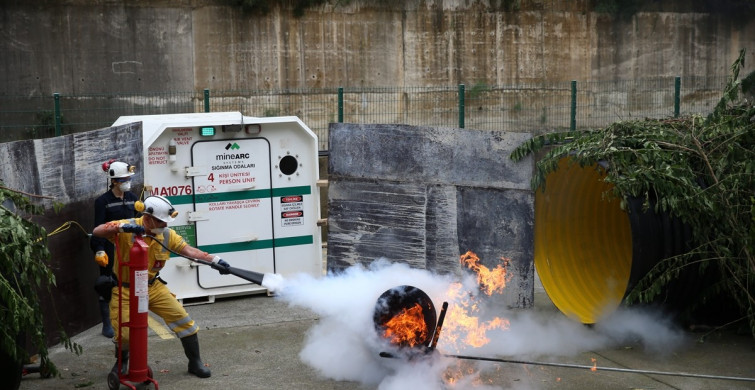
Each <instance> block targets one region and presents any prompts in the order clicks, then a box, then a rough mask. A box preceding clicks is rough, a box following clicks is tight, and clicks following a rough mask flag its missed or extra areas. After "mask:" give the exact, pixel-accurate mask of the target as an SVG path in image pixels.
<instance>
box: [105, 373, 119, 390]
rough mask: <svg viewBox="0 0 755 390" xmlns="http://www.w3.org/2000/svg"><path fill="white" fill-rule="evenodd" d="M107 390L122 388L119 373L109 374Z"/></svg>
mask: <svg viewBox="0 0 755 390" xmlns="http://www.w3.org/2000/svg"><path fill="white" fill-rule="evenodd" d="M107 388H108V389H110V390H118V389H120V388H121V380H120V378H118V373H117V372H115V371H110V373H109V374H107Z"/></svg>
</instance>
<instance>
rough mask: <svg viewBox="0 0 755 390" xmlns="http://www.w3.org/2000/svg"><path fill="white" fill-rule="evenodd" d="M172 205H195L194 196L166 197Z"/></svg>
mask: <svg viewBox="0 0 755 390" xmlns="http://www.w3.org/2000/svg"><path fill="white" fill-rule="evenodd" d="M165 198H167V199H168V200H169V201H170V203H171V204H172V205H173V206H175V205H179V204H192V203H194V196H193V195H177V196H166V197H165Z"/></svg>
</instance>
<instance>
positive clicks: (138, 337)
mask: <svg viewBox="0 0 755 390" xmlns="http://www.w3.org/2000/svg"><path fill="white" fill-rule="evenodd" d="M148 249H149V246H148V245H147V243H146V242H144V239H143V238H142V236H141V235H139V234H134V243H133V245H132V246H131V251H130V252H129V261H128V262H126V263H124V262H119V265H120V268H121V269H122V268H123V267H128V268H130V270H129V275H130V280H129V319H128V321H126V322H124V321H123V311H122V308H121V306H122V305H121V302H122V301H121V299H122V298H121V299H119V300H118V329H117V330H116V331H117V332H118V353H117V355H118V370H117V371H116V372H111V373H110V374H109V375H108V387H109V388H110V389H111V390H117V389H119V388H120V385H121V384H123V385H125V386H128V387H129V388H131V389H134V390H136V387H135V386H134V385H132V383H144V384H146V383H149V382H151V383H154V385H155V389H158V384H157V381H155V380H154V378H153V377H152V376H153V373H152V369H151V368H150V367H149V366H148V365H147V316H148V315H149V314H148V311H149V270H148V269H147V267H148V262H147V250H148ZM118 271H119V272H118V275H121V272H120V271H121V270H118ZM123 287H124V286H123V283H122V282H120V281H119V283H118V289H119V294H118V296H119V297H122V293H123ZM125 327H127V328H129V335H130V336H129V341H128V346H129V348H128V349H129V355H130V356H129V359H128V360H129V362H128V373H127V374H125V375H122V374H121V364H122V362H121V361H120V359H121V356H122V354H121V350H122V349H123V346H122V345H121V343H122V340H123V338H122V337H121V334H122V333H121V332H122V329H123V328H125Z"/></svg>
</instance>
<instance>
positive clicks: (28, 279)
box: [0, 181, 81, 375]
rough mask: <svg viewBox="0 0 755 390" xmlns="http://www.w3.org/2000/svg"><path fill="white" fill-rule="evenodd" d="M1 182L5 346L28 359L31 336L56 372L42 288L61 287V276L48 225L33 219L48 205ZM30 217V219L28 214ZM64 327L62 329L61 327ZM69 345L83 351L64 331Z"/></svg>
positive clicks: (0, 330) (0, 338)
mask: <svg viewBox="0 0 755 390" xmlns="http://www.w3.org/2000/svg"><path fill="white" fill-rule="evenodd" d="M2 184H3V183H2V181H0V242H2V243H3V244H2V245H1V246H0V323H2V324H3V326H2V327H0V347H1V348H2V349H3V351H5V352H6V353H8V354H9V355H10V356H11V357H12V358H13V359H15V360H16V361H19V362H26V361H28V358H29V357H28V353H27V351H26V348H25V340H23V339H21V340H20V341H22V342H20V343H19V342H17V341H19V340H18V339H19V337H20V336H21V337H23V336H26V337H28V338H29V339H30V340H31V342H32V343H33V346H34V347H35V348H36V350H37V351H38V353H39V356H40V359H41V364H42V366H43V367H47V368H48V369H49V370H50V373H51V374H52V375H57V373H58V372H57V369H56V368H55V365H54V364H53V363H52V362H51V361H50V360H49V359H48V351H47V344H46V343H47V339H46V337H45V329H44V321H43V312H42V308H41V306H40V304H39V299H38V295H37V294H38V292H39V291H41V290H42V289H44V288H46V289H47V291H48V292H49V291H50V286H55V275H54V274H53V272H52V270H51V269H50V268H49V267H48V265H47V264H46V261H47V260H48V259H49V258H50V252H49V250H48V249H47V239H46V238H47V236H46V233H45V229H44V228H42V227H41V226H39V225H37V224H35V223H34V222H32V221H31V219H30V216H31V215H39V214H41V213H42V211H43V210H42V208H41V207H40V206H37V205H35V204H33V203H32V202H31V201H30V200H29V199H28V198H27V197H26V196H24V195H23V194H21V193H19V192H17V191H13V190H10V189H8V188H6V187H4V186H3V185H2ZM25 216H27V217H25ZM61 329H62V328H61ZM61 339H62V340H63V343H64V345H65V347H66V348H67V349H70V350H71V351H73V352H76V353H77V354H79V353H81V347H80V346H79V345H77V344H75V343H73V342H71V341H70V339H69V338H68V337H67V336H66V334H65V332H63V331H61Z"/></svg>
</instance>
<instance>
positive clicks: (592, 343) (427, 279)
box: [265, 260, 682, 390]
mask: <svg viewBox="0 0 755 390" xmlns="http://www.w3.org/2000/svg"><path fill="white" fill-rule="evenodd" d="M464 279H465V280H464V288H465V289H469V291H470V294H472V295H474V294H475V293H476V290H475V288H476V286H470V281H473V279H472V278H464ZM265 281H266V282H267V283H269V285H270V287H273V288H274V289H275V291H276V293H277V296H278V297H279V298H280V299H284V300H286V301H287V302H289V303H290V304H291V305H296V306H301V307H306V308H308V309H310V310H312V311H314V312H315V313H317V314H318V315H319V316H320V320H319V321H318V322H317V324H316V325H314V326H313V327H312V328H311V329H310V330H309V332H308V334H307V336H306V340H305V345H304V347H303V349H302V351H301V353H300V358H301V359H302V361H303V362H304V363H306V364H308V365H309V366H311V367H313V368H314V369H316V370H317V371H318V372H319V373H320V374H321V375H323V376H325V377H328V378H331V379H335V380H348V381H356V382H360V383H363V384H366V385H377V387H378V389H380V390H398V389H412V390H437V389H453V388H456V389H464V388H470V387H474V388H476V389H491V388H499V387H490V386H482V385H479V384H476V385H474V386H472V384H471V382H472V380H471V379H469V378H466V379H465V378H461V379H459V378H457V380H458V381H457V382H455V383H454V384H453V385H450V384H448V383H444V381H443V378H444V373H445V372H446V370H447V369H448V368H449V367H450V366H452V365H454V364H457V363H458V360H457V359H453V358H449V357H445V356H443V355H442V354H437V353H436V354H434V355H433V357H432V358H424V359H413V360H410V361H408V362H407V360H406V359H400V358H399V359H392V358H384V357H380V356H379V353H380V352H382V351H386V349H387V347H388V345H387V343H386V341H385V340H384V339H382V338H381V337H379V336H378V335H377V332H376V331H375V325H374V323H373V313H374V309H375V303H376V302H377V299H378V298H379V297H380V295H381V294H383V293H384V292H385V291H387V290H389V289H392V288H394V287H397V286H401V285H411V286H414V287H417V288H419V289H421V290H423V291H424V292H425V293H427V295H428V296H430V297H431V299H432V300H433V303H434V304H435V306H436V310H437V311H440V306H441V303H442V301H443V300H444V299H446V297H445V294H446V293H447V291H448V290H449V287H450V286H451V285H452V284H453V283H455V282H456V283H458V281H457V280H453V279H451V277H450V276H449V277H446V276H439V275H434V274H432V273H431V272H428V271H425V270H419V269H413V268H411V267H409V266H408V265H406V264H401V263H390V262H388V261H385V260H378V261H376V262H374V263H372V264H371V265H370V266H369V267H364V266H361V265H355V266H352V267H350V268H348V269H346V270H345V271H344V272H342V273H339V274H336V275H329V276H327V277H324V278H313V277H311V276H308V275H297V276H295V277H291V278H287V279H282V278H272V277H271V278H268V277H267V276H266V279H265ZM449 304H450V305H453V302H449ZM494 315H495V316H498V317H504V318H507V319H508V320H509V321H510V325H509V327H508V328H507V329H497V330H491V331H488V333H487V337H488V338H489V339H490V342H489V343H488V344H486V345H485V346H483V347H479V348H473V347H469V348H467V349H465V350H462V351H444V346H443V345H441V343H439V344H438V350H439V351H440V352H442V353H450V354H464V355H470V356H472V355H473V356H483V357H490V358H498V357H502V358H504V359H505V358H510V359H518V360H523V359H525V358H527V357H534V356H538V357H543V356H571V355H576V354H578V353H581V352H585V351H591V350H596V349H600V348H606V347H609V346H612V345H620V344H621V343H627V342H632V343H637V342H639V343H641V344H642V345H643V346H645V347H646V348H648V349H651V350H653V351H661V350H663V351H666V352H669V351H671V350H673V348H675V347H677V346H678V345H679V344H680V343H681V341H682V336H681V332H678V331H675V330H673V329H672V328H671V326H670V325H669V324H668V323H666V322H664V321H662V320H661V319H660V318H658V317H656V316H653V315H651V314H649V313H643V312H639V311H630V310H626V309H624V310H619V311H617V312H616V313H615V314H614V315H612V316H610V317H608V318H606V320H605V321H603V322H601V323H600V325H597V326H595V327H593V328H588V327H586V326H584V325H582V324H579V323H577V322H575V321H573V320H570V319H567V318H566V317H564V316H563V315H560V314H558V313H548V314H543V313H537V312H534V311H532V310H516V311H511V312H507V313H494ZM442 334H443V332H441V335H442ZM491 366H495V365H494V364H493V365H491V364H480V365H478V368H481V367H488V368H490V367H491Z"/></svg>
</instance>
